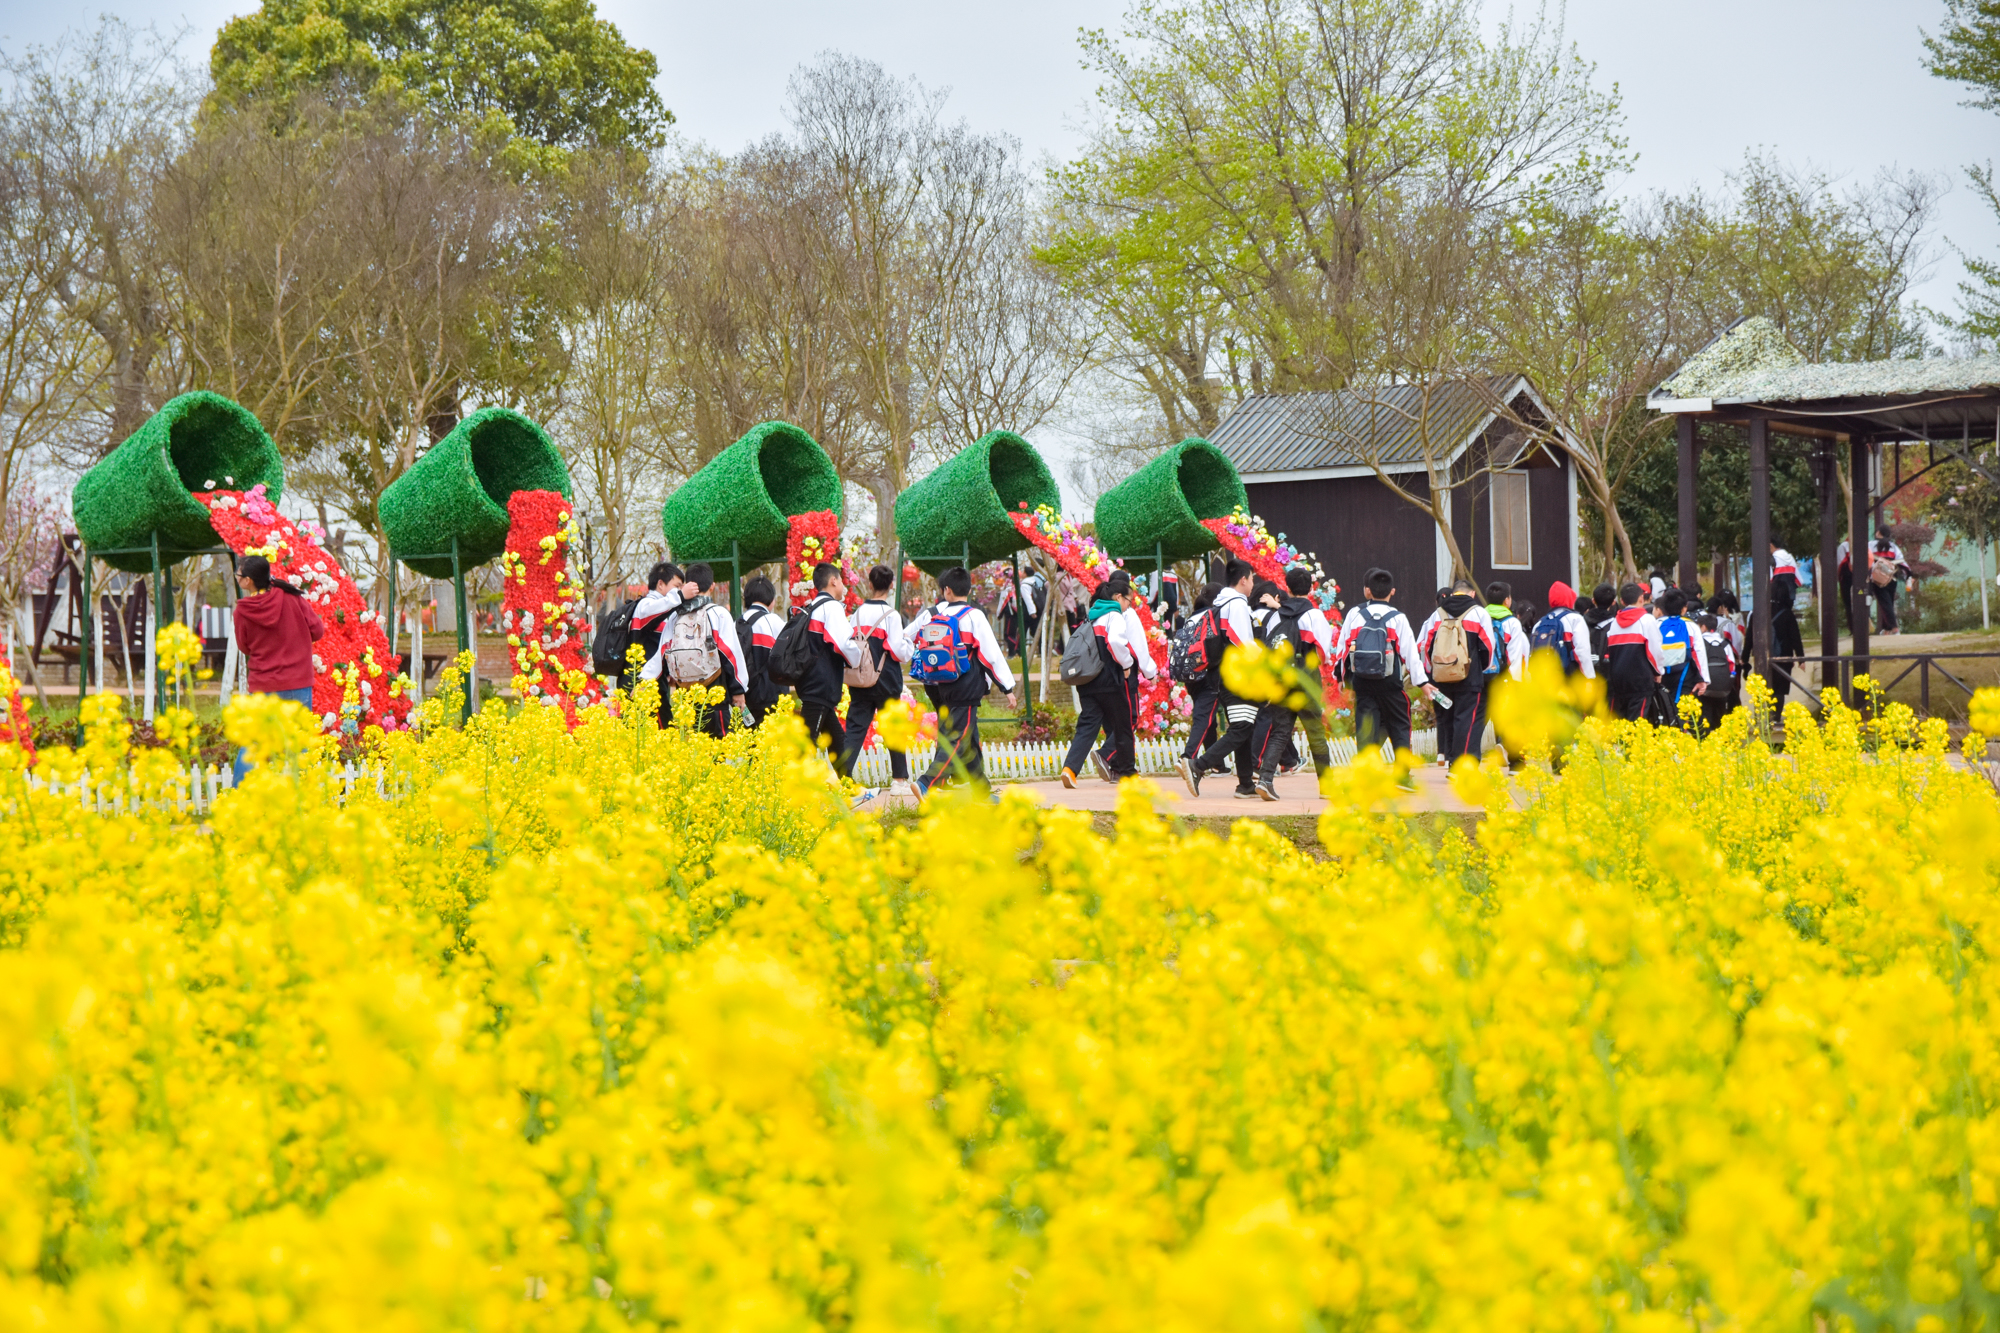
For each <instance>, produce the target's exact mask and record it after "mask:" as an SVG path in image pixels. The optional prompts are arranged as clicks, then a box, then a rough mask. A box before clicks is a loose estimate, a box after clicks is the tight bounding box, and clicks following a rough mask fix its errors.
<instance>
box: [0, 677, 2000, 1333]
mask: <svg viewBox="0 0 2000 1333" xmlns="http://www.w3.org/2000/svg"><path fill="white" fill-rule="evenodd" d="M1524 698H1525V696H1524ZM101 707H102V708H106V709H109V708H110V705H104V706H101ZM426 707H427V709H429V710H430V714H429V717H428V719H427V722H428V725H427V726H426V728H425V730H424V733H423V736H422V738H421V739H417V738H414V737H410V736H406V735H396V736H392V737H389V738H387V739H385V740H383V741H382V742H381V743H380V747H379V752H378V759H377V762H378V764H379V770H380V782H379V786H378V785H377V784H376V783H375V782H371V781H363V782H362V783H360V784H359V785H358V786H357V787H356V788H355V790H354V792H353V794H352V795H351V796H349V797H347V798H346V799H345V800H342V799H341V798H340V794H339V793H340V789H339V787H338V785H337V784H336V783H335V781H334V780H333V778H332V777H331V776H330V773H331V770H330V768H329V766H328V762H327V758H326V756H325V755H323V754H322V753H320V752H319V750H318V748H317V746H316V745H315V744H314V743H312V742H311V741H310V740H309V739H308V738H307V737H306V736H305V735H304V734H303V733H302V732H301V731H300V730H299V729H298V726H297V720H296V719H295V718H294V717H292V716H290V715H288V713H287V712H286V710H287V709H288V708H289V705H278V704H276V703H275V701H268V700H257V699H251V700H246V701H243V702H242V703H241V704H239V705H238V706H237V708H236V711H235V712H234V713H233V715H232V718H231V727H232V735H233V736H234V738H235V739H237V740H239V741H241V742H244V743H247V744H249V745H250V746H251V748H252V750H253V752H254V753H255V755H256V756H257V757H258V758H259V759H260V760H261V761H262V762H261V766H260V767H259V768H258V769H257V770H256V771H255V772H253V773H252V775H251V776H250V778H249V779H248V782H247V784H246V785H245V786H244V787H243V788H242V789H241V790H239V791H237V792H236V793H234V794H232V795H229V796H227V797H225V798H224V799H223V800H222V802H221V803H220V805H219V806H218V807H217V808H216V810H215V811H214V812H213V813H212V815H210V816H207V817H206V818H207V822H206V823H205V824H199V825H197V824H191V823H188V822H186V819H185V817H182V816H173V815H170V814H166V813H158V812H148V811H144V810H141V811H139V812H137V813H130V814H124V815H96V814H85V813H82V812H80V811H79V810H78V808H77V807H76V806H75V804H74V803H73V802H72V801H66V800H64V799H62V798H59V797H55V796H51V795H48V794H45V793H42V792H39V791H37V790H34V789H32V788H31V787H30V785H29V784H28V783H27V782H26V781H25V779H24V777H23V775H22V774H20V773H19V772H18V771H9V772H7V773H5V774H0V784H4V785H0V802H4V806H5V815H4V818H0V1329H15V1328H21V1329H65V1330H66V1329H76V1330H95V1329H188V1330H202V1331H204V1333H208V1331H211V1330H213V1331H218V1333H219V1331H220V1330H267V1329H268V1330H276V1329H307V1330H321V1329H324V1330H346V1329H354V1330H368V1331H369V1333H384V1331H386V1333H397V1331H400V1330H412V1331H413V1333H414V1331H416V1330H424V1331H430V1330H446V1329H468V1330H471V1329H477V1330H505V1329H510V1328H522V1329H537V1330H541V1329H553V1330H566V1329H626V1328H645V1329H655V1328H660V1329H664V1328H683V1329H704V1330H709V1329H714V1330H743V1331H744V1333H753V1331H754V1333H762V1331H763V1330H781V1329H782V1330H792V1329H815V1328H826V1329H853V1330H891V1329H897V1330H900V1329H919V1328H951V1329H968V1330H969V1329H980V1330H985V1329H994V1330H1065V1331H1068V1330H1079V1329H1084V1330H1093V1331H1096V1330H1105V1331H1110V1330H1135V1331H1137V1330H1146V1331H1148V1333H1152V1331H1155V1330H1213V1329H1271V1330H1309V1329H1371V1330H1383V1331H1385V1333H1387V1331H1391V1330H1405V1329H1409V1330H1414V1329H1440V1330H1453V1331H1454V1333H1460V1331H1466V1333H1470V1331H1472V1330H1483V1329H1493V1330H1524V1329H1575V1330H1590V1331H1591V1333H1602V1331H1603V1330H1607V1329H1612V1330H1634V1331H1635V1333H1638V1331H1645V1333H1652V1331H1653V1330H1660V1331H1662V1333H1663V1331H1664V1330H1670V1329H1671V1330H1720V1329H1759V1330H1761V1329H1794V1330H1817V1329H1822V1328H1824V1329H1846V1328H1853V1329H1876V1328H1882V1329H1887V1328H1895V1329H1946V1328H1951V1329H1975V1328H1984V1329H1994V1328H1996V1327H2000V1299H1996V1296H1995V1293H1996V1292H2000V1271H1996V1268H1995V1264H1996V1252H1995V1241H1996V1222H1995V1218H1996V1208H2000V1119H1996V1115H1995V1105H1996V1101H2000V1027H1996V1023H1995V1018H1996V1015H1995V1012H1994V1005H1995V999H1996V986H1997V985H2000V963H1996V962H1994V954H1995V951H1996V949H2000V879H1997V878H1996V872H1997V871H2000V809H1996V803H1995V797H1994V792H1993V790H1992V788H1991V787H1990V786H1989V785H1988V784H1987V782H1986V780H1985V779H1984V778H1983V777H1982V776H1980V775H1979V774H1977V773H1975V772H1973V771H1970V770H1969V769H1968V768H1967V767H1966V766H1965V765H1963V764H1962V763H1959V762H1958V761H1956V760H1955V759H1954V758H1952V757H1951V756H1948V755H1947V754H1946V753H1945V746H1944V737H1943V734H1942V732H1941V731H1940V730H1938V729H1936V728H1929V729H1926V728H1922V727H1918V726H1916V725H1914V724H1913V722H1912V721H1911V720H1910V719H1909V718H1908V717H1907V715H1906V714H1905V715H1897V714H1895V713H1894V711H1893V710H1887V711H1885V712H1884V714H1883V716H1882V718H1881V720H1880V721H1869V720H1864V719H1863V718H1861V717H1858V716H1857V715H1855V714H1853V713H1849V712H1846V711H1845V710H1842V709H1839V708H1838V707H1837V705H1836V706H1834V707H1831V708H1829V709H1828V713H1827V717H1826V720H1825V721H1824V722H1815V721H1813V720H1811V719H1809V718H1808V717H1807V716H1806V715H1805V713H1804V712H1803V711H1801V710H1799V709H1797V708H1796V707H1795V708H1794V709H1793V710H1792V714H1791V716H1789V717H1788V718H1787V720H1786V721H1787V728H1786V730H1787V738H1788V739H1787V743H1786V745H1785V747H1784V751H1783V752H1782V753H1774V752H1773V750H1772V749H1771V748H1770V746H1768V745H1767V744H1766V743H1765V742H1764V740H1763V739H1761V733H1760V732H1759V730H1758V729H1756V728H1754V727H1752V726H1750V725H1748V723H1747V721H1746V719H1744V718H1743V716H1742V715H1737V716H1736V717H1734V718H1733V719H1732V720H1731V722H1730V723H1729V724H1728V725H1725V726H1724V727H1723V728H1722V729H1721V731H1720V732H1719V733H1718V734H1716V735H1714V736H1711V737H1709V738H1707V739H1706V740H1703V741H1699V742H1697V741H1695V740H1693V739H1691V738H1690V737H1687V736H1685V735H1681V734H1679V733H1675V732H1655V731H1651V730H1646V729H1639V728H1633V727H1630V726H1623V725H1621V726H1619V727H1617V728H1612V727H1607V726H1606V725H1604V724H1602V723H1599V722H1596V721H1588V722H1585V723H1583V724H1582V729H1581V732H1580V734H1579V735H1578V738H1577V744H1576V746H1575V748H1573V749H1572V750H1570V751H1569V752H1568V753H1567V755H1566V756H1565V758H1564V761H1563V763H1562V766H1561V770H1560V773H1559V774H1557V773H1555V772H1552V771H1550V770H1549V769H1547V768H1545V767H1537V768H1532V769H1530V770H1529V772H1528V773H1527V774H1526V776H1525V777H1524V778H1522V779H1521V780H1520V781H1519V782H1518V783H1516V784H1514V785H1513V786H1512V787H1510V786H1509V785H1508V784H1506V783H1504V782H1502V781H1501V780H1500V778H1499V776H1498V774H1497V772H1496V771H1495V770H1492V769H1490V768H1489V769H1487V770H1480V771H1467V772H1464V773H1462V774H1461V775H1460V776H1459V779H1458V780H1459V783H1460V789H1461V790H1462V791H1464V792H1466V793H1468V794H1471V795H1474V796H1477V797H1483V798H1486V799H1489V800H1490V802H1491V804H1490V808H1489V813H1488V815H1487V817H1486V818H1485V819H1484V820H1483V821H1482V822H1481V823H1480V825H1479V827H1478V830H1477V836H1476V837H1475V838H1470V839H1468V838H1465V837H1461V836H1459V835H1457V834H1456V833H1453V834H1449V835H1448V836H1446V837H1445V838H1444V839H1443V840H1442V841H1441V842H1440V841H1438V840H1437V839H1436V838H1435V837H1434V836H1426V835H1425V834H1424V833H1423V832H1422V831H1421V830H1420V829H1418V828H1416V827H1414V826H1413V825H1412V824H1410V823H1409V822H1408V821H1406V820H1404V819H1402V818H1400V817H1398V816H1395V815H1393V814H1385V813H1381V812H1382V811H1384V810H1386V809H1387V808H1388V807H1389V804H1390V800H1391V797H1392V796H1393V794H1394V784H1395V781H1396V775H1395V774H1394V773H1393V772H1391V771H1388V770H1385V769H1382V768H1380V767H1360V768H1355V769H1351V770H1343V771H1339V772H1336V773H1334V774H1332V775H1331V776H1330V778H1329V794H1330V797H1331V801H1330V805H1329V809H1328V812H1327V814H1326V815H1325V816H1324V818H1323V819H1322V820H1321V828H1320V836H1321V840H1322V842H1323V843H1324V845H1325V847H1326V848H1327V849H1328V850H1329V851H1330V852H1331V854H1332V856H1331V859H1329V860H1324V861H1316V860H1312V859H1309V858H1308V857H1306V856H1305V855H1303V854H1302V853H1300V852H1299V851H1298V850H1297V849H1296V848H1294V847H1293V846H1292V845H1291V844H1290V843H1288V842H1286V841H1285V840H1283V839H1281V838H1280V837H1278V836H1277V835H1275V834H1274V833H1272V832H1271V831H1269V830H1268V829H1267V828H1265V827H1264V826H1262V825H1259V824H1257V823H1255V822H1245V823H1243V824H1241V825H1239V826H1238V827H1237V828H1236V829H1235V831H1234V832H1233V833H1232V835H1231V838H1230V840H1229V842H1228V843H1226V844H1225V843H1224V842H1222V841H1220V840H1218V839H1217V838H1215V837H1213V836H1211V835H1209V834H1206V833H1200V832H1197V833H1190V834H1185V835H1183V834H1180V833H1177V832H1176V831H1175V830H1174V829H1173V827H1172V826H1171V824H1170V820H1169V818H1168V817H1167V816H1165V815H1163V814H1161V813H1159V812H1157V811H1156V809H1155V807H1154V804H1153V798H1152V794H1151V789H1150V788H1149V787H1148V786H1147V785H1146V784H1142V783H1134V784H1128V785H1127V786H1126V788H1125V789H1124V791H1123V793H1122V801H1121V808H1120V811H1119V814H1118V817H1117V828H1116V833H1115V835H1114V836H1113V837H1111V838H1110V839H1108V840H1107V839H1105V838H1102V837H1100V836H1098V835H1097V834H1095V833H1093V832H1092V830H1091V827H1090V825H1089V823H1088V822H1087V819H1086V818H1085V817H1083V816H1080V815H1076V814H1070V813H1063V812H1050V811H1042V810H1038V809H1036V808H1034V807H1033V806H1032V805H1031V804H1029V803H1027V802H1026V801H1025V800H1022V799H1020V798H1018V797H1005V798H1003V799H1002V800H1001V801H999V802H998V803H996V804H986V803H980V802H976V801H972V800H968V799H956V800H954V799H952V798H949V797H946V798H943V799H940V800H938V801H936V802H934V803H932V805H931V806H929V807H927V812H926V814H925V816H924V818H923V819H922V821H921V823H920V824H919V825H917V826H915V827H909V828H884V827H883V826H882V825H881V824H880V823H878V822H876V821H871V820H866V819H860V818H855V817H851V816H849V815H848V814H847V813H846V811H845V809H844V803H843V802H842V800H841V799H840V797H839V794H838V792H837V791H836V790H835V789H834V788H832V787H831V786H829V785H828V783H827V782H826V779H825V767H824V764H823V762H821V761H820V760H818V759H817V758H816V757H813V756H811V755H809V754H807V753H806V751H805V748H804V745H803V742H802V740H801V739H800V730H799V728H797V726H796V725H795V724H794V723H791V722H789V721H783V720H781V721H780V722H779V723H778V725H776V726H775V727H773V728H771V729H770V734H768V735H765V736H761V737H757V738H754V739H753V738H747V737H734V738H731V739H730V740H728V741H725V742H720V743H717V742H714V741H710V740H707V739H705V738H702V737H699V736H694V735H690V734H687V732H686V731H685V730H679V729H672V730H667V731H659V730H656V729H654V727H653V726H652V724H651V721H650V712H649V711H648V710H646V709H644V708H643V707H642V708H640V709H637V710H634V711H636V712H637V715H638V716H639V717H640V718H641V719H643V720H642V721H641V722H640V723H638V724H634V723H631V722H627V721H621V720H618V719H616V718H610V717H604V716H595V717H593V718H592V719H591V720H590V721H588V722H587V723H586V724H585V725H583V726H581V727H579V728H578V729H577V730H575V731H574V732H572V731H569V730H567V729H566V728H565V726H564V724H563V719H562V717H561V716H560V715H559V714H557V713H556V712H555V710H549V709H529V710H524V711H520V712H518V713H514V714H508V713H507V712H505V711H504V710H503V709H501V708H500V707H499V706H498V705H497V704H496V705H489V706H488V707H487V709H486V710H485V711H483V712H481V713H479V714H478V715H477V716H476V717H475V718H474V719H473V720H472V721H471V722H470V723H469V724H468V725H466V726H464V727H463V728H462V729H461V728H458V727H455V726H452V725H448V724H447V723H448V721H449V720H450V718H451V717H452V714H451V710H450V709H449V707H448V706H443V705H440V702H439V700H438V699H435V698H434V699H433V700H432V701H431V702H430V703H429V704H427V705H426ZM1524 707H1526V705H1525V704H1524ZM1537 707H1540V706H1537ZM1547 711H1548V709H1547V708H1541V709H1540V712H1537V711H1536V707H1526V715H1532V716H1536V717H1540V716H1542V714H1543V713H1546V712H1547ZM1537 725H1538V726H1542V727H1543V731H1544V732H1547V731H1550V730H1557V731H1561V730H1565V729H1564V728H1562V727H1559V726H1556V725H1555V724H1553V723H1547V722H1546V719H1544V722H1543V723H1538V724H1537ZM117 726H118V719H117V718H116V717H115V716H108V717H107V716H97V715H95V714H93V718H92V723H91V732H90V736H89V739H88V741H87V746H86V748H87V749H88V754H87V755H85V756H76V757H71V758H67V759H64V758H60V757H51V758H50V759H48V760H47V761H46V762H49V763H51V764H53V765H55V768H53V769H52V770H51V771H73V766H75V765H80V764H83V763H86V762H87V763H89V764H90V765H91V766H92V768H93V771H94V772H97V773H104V772H106V771H108V767H107V766H113V765H116V764H118V763H121V762H125V761H124V760H122V759H121V745H120V741H119V732H118V731H117ZM65 764H67V765H71V766H72V768H71V769H69V770H65V769H64V768H63V765H65ZM141 770H142V771H141V772H140V773H138V774H137V775H136V776H135V780H136V781H140V782H141V783H142V784H143V783H144V782H148V781H155V780H158V779H159V777H160V772H159V771H157V765H155V766H154V767H153V768H147V767H146V766H144V765H142V766H141ZM1989 964H1991V966H1992V970H1989Z"/></svg>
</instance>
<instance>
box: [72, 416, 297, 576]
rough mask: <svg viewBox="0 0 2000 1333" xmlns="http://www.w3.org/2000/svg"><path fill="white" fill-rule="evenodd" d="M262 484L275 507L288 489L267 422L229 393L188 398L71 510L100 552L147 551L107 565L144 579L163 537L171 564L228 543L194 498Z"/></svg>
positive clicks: (117, 459) (144, 433)
mask: <svg viewBox="0 0 2000 1333" xmlns="http://www.w3.org/2000/svg"><path fill="white" fill-rule="evenodd" d="M211 482H213V483H214V485H213V486H211V485H210V484H209V483H211ZM260 482H261V483H262V484H263V486H264V491H265V494H267V495H269V496H270V497H271V499H273V500H276V499H277V498H278V497H279V495H281V494H282V493H283V491H284V489H285V468H284V464H283V463H282V462H280V461H279V459H278V446H277V445H275V444H273V443H271V437H270V436H269V435H267V434H265V432H264V427H263V425H262V423H260V422H259V421H258V420H257V418H256V417H255V416H253V415H251V413H250V412H248V411H247V410H245V409H244V408H242V407H241V406H239V405H237V404H236V403H233V402H231V401H230V400H229V399H227V398H224V397H223V396H222V395H221V394H216V393H205V392H204V393H184V394H182V395H181V396H180V397H178V398H176V399H174V400H173V401H172V402H170V403H168V404H167V405H166V406H165V407H163V408H161V409H160V410H159V411H157V412H155V413H153V415H152V416H151V417H150V418H149V419H148V420H147V422H146V424H145V425H143V426H141V427H139V429H137V430H135V431H133V432H132V433H131V434H130V435H129V436H127V437H126V439H125V442H124V443H123V444H121V445H119V446H118V447H117V448H116V449H113V450H112V451H111V452H110V453H109V454H108V455H106V456H105V458H104V461H103V462H101V463H99V464H98V465H97V466H95V467H93V468H91V469H90V471H88V472H86V473H84V474H83V476H82V477H81V478H79V479H78V481H77V483H76V490H75V491H74V492H73V493H72V495H71V505H72V507H73V509H74V511H75V513H76V530H77V532H78V533H79V534H81V535H82V537H83V541H84V544H85V545H86V546H88V547H89V548H90V549H91V551H92V552H94V553H96V552H104V551H116V550H131V549H132V548H147V549H145V550H142V551H140V552H138V553H136V554H129V555H111V556H105V557H104V560H105V563H107V564H109V565H111V566H112V567H113V568H115V569H124V570H129V571H131V572H133V573H138V574H142V573H146V572H147V571H149V570H151V569H152V567H153V558H152V553H151V550H150V547H151V544H152V541H153V537H154V534H156V533H157V534H158V536H159V539H160V559H161V560H162V562H169V561H173V560H178V559H180V558H182V557H183V556H184V555H186V554H187V553H188V552H189V551H200V550H205V549H207V548H208V547H212V546H220V545H221V544H222V539H221V538H220V537H217V536H216V535H215V529H214V528H213V527H212V526H211V525H210V524H209V521H208V510H207V509H206V508H205V507H203V506H202V505H199V504H197V503H195V500H194V498H193V496H192V495H191V492H194V491H204V490H236V491H247V490H249V489H250V488H251V487H253V486H256V485H257V484H259V483H260Z"/></svg>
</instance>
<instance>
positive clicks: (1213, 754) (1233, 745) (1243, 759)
mask: <svg viewBox="0 0 2000 1333" xmlns="http://www.w3.org/2000/svg"><path fill="white" fill-rule="evenodd" d="M1221 707H1222V710H1223V711H1222V712H1221V713H1219V714H1217V715H1216V723H1217V725H1218V726H1221V725H1223V722H1224V721H1225V720H1226V721H1227V727H1226V729H1225V730H1224V731H1223V733H1222V734H1221V735H1220V736H1218V737H1216V738H1215V744H1213V745H1211V746H1209V747H1208V748H1207V749H1206V750H1203V751H1202V752H1201V757H1200V758H1199V759H1197V760H1195V761H1194V771H1195V776H1197V777H1199V776H1201V775H1202V774H1204V773H1219V772H1221V771H1222V770H1223V769H1224V768H1225V767H1227V766H1228V764H1229V761H1230V760H1231V759H1232V758H1233V759H1235V761H1236V790H1238V791H1250V790H1251V789H1252V788H1253V787H1254V786H1255V785H1256V771H1255V768H1254V766H1253V764H1252V762H1251V754H1250V742H1251V740H1252V739H1253V738H1254V737H1255V736H1256V734H1257V715H1256V713H1255V711H1254V710H1253V709H1252V708H1251V705H1250V701H1249V700H1248V699H1239V698H1237V697H1236V696H1235V695H1233V694H1231V693H1230V692H1229V691H1228V690H1227V689H1224V690H1223V691H1222V696H1221Z"/></svg>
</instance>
